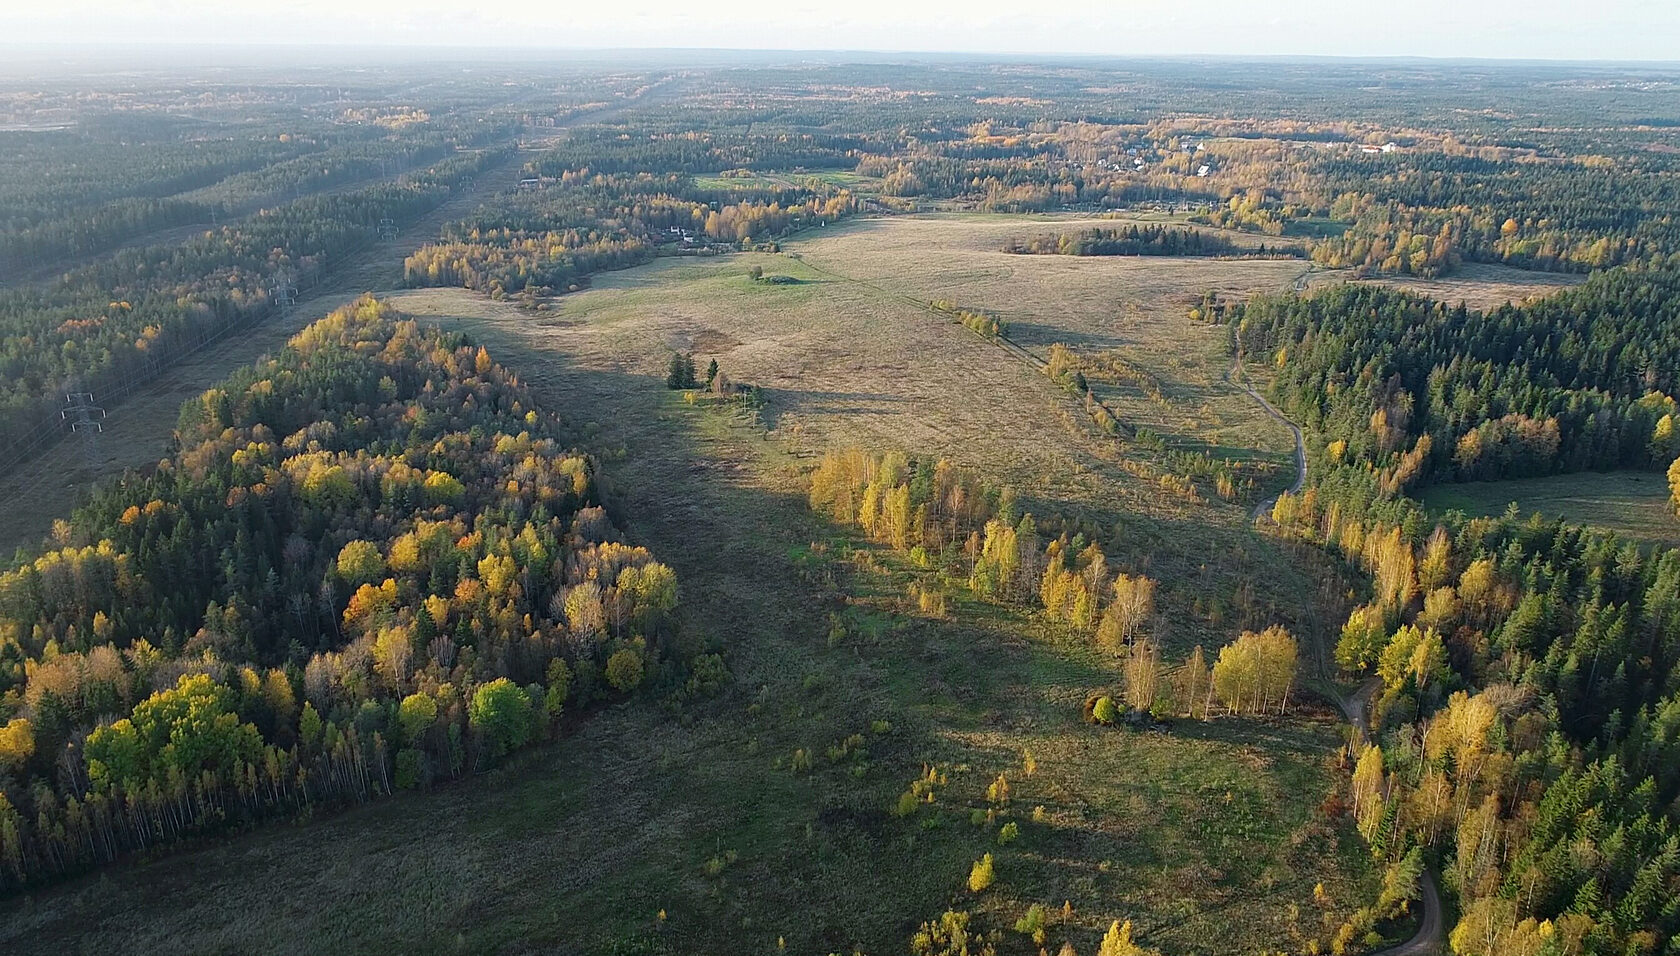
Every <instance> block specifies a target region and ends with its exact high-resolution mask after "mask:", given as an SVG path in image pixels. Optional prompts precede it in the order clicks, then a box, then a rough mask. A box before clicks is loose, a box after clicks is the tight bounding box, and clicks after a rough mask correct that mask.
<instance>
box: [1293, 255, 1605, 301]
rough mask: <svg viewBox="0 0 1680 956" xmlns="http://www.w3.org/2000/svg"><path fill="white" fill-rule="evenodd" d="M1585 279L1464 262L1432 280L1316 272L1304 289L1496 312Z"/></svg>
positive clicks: (1341, 270) (1349, 272) (1334, 271)
mask: <svg viewBox="0 0 1680 956" xmlns="http://www.w3.org/2000/svg"><path fill="white" fill-rule="evenodd" d="M1585 279H1586V277H1585V276H1582V275H1571V274H1569V273H1564V272H1531V271H1529V270H1527V269H1518V268H1515V267H1513V266H1505V265H1494V264H1489V263H1477V262H1467V263H1465V264H1463V265H1461V266H1459V267H1458V268H1457V269H1454V270H1453V271H1452V274H1450V275H1444V276H1440V277H1438V278H1434V279H1423V278H1418V277H1415V276H1395V275H1386V276H1375V277H1372V278H1368V279H1360V278H1356V277H1355V275H1354V273H1353V272H1352V271H1351V270H1345V269H1332V270H1328V271H1323V272H1319V271H1315V272H1314V273H1313V274H1312V276H1311V278H1310V279H1309V280H1308V282H1307V288H1308V289H1309V290H1315V291H1316V290H1318V289H1322V288H1325V287H1326V286H1332V285H1335V284H1337V283H1339V282H1368V283H1373V284H1376V285H1384V286H1388V287H1389V288H1393V289H1399V290H1400V291H1402V292H1411V293H1414V294H1416V295H1421V296H1426V297H1428V298H1431V299H1436V300H1438V301H1441V302H1445V303H1447V304H1449V305H1457V304H1458V303H1460V302H1463V303H1464V304H1465V305H1468V306H1469V307H1470V308H1472V309H1483V310H1486V309H1497V308H1498V307H1500V306H1502V305H1504V304H1506V303H1507V302H1509V303H1511V304H1513V305H1521V304H1522V303H1524V302H1528V301H1530V300H1533V299H1539V298H1543V297H1545V296H1548V295H1551V294H1552V293H1554V292H1558V291H1561V290H1563V289H1567V288H1570V287H1571V286H1577V285H1580V284H1581V283H1582V281H1584V280H1585Z"/></svg>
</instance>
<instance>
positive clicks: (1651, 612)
mask: <svg viewBox="0 0 1680 956" xmlns="http://www.w3.org/2000/svg"><path fill="white" fill-rule="evenodd" d="M1344 477H1345V474H1344V473H1342V472H1333V473H1331V474H1330V475H1329V476H1327V479H1326V480H1324V481H1321V482H1320V483H1319V484H1318V485H1317V486H1316V487H1314V488H1311V489H1309V490H1308V491H1307V492H1306V493H1305V494H1303V495H1301V496H1298V497H1297V496H1292V495H1285V496H1283V497H1282V498H1280V499H1279V501H1278V504H1277V506H1276V509H1275V510H1274V517H1275V518H1276V520H1277V521H1278V523H1279V524H1280V525H1281V527H1282V528H1283V529H1284V530H1285V531H1286V532H1288V533H1290V534H1293V535H1298V536H1300V537H1301V538H1304V539H1307V540H1310V541H1312V542H1316V543H1318V544H1321V545H1323V546H1325V547H1327V548H1330V549H1331V550H1333V551H1337V552H1339V553H1340V554H1342V555H1343V556H1345V557H1346V559H1347V560H1348V561H1349V562H1350V563H1353V564H1355V565H1357V566H1358V567H1360V568H1362V569H1364V570H1365V571H1367V572H1368V573H1369V574H1370V575H1371V577H1372V580H1373V582H1374V587H1373V594H1372V598H1371V601H1370V603H1368V604H1366V605H1363V606H1361V607H1359V608H1356V609H1355V610H1354V612H1353V613H1352V615H1351V616H1350V618H1349V619H1348V621H1347V624H1346V625H1345V626H1344V628H1343V631H1342V635H1341V638H1340V640H1339V642H1338V645H1337V649H1336V658H1337V660H1338V662H1339V663H1340V664H1341V666H1342V667H1343V668H1344V669H1345V670H1346V671H1348V672H1349V673H1350V674H1352V675H1360V674H1366V673H1373V672H1374V673H1375V674H1376V675H1377V676H1378V677H1379V678H1380V681H1381V690H1380V692H1379V695H1378V697H1377V699H1376V700H1375V701H1374V704H1373V708H1372V715H1373V718H1374V722H1375V726H1376V728H1377V731H1378V736H1377V738H1376V740H1374V741H1373V742H1372V743H1371V744H1369V745H1368V746H1366V747H1365V748H1364V749H1363V751H1362V752H1360V753H1359V754H1358V757H1357V761H1356V764H1355V766H1354V768H1353V775H1352V781H1351V786H1350V791H1349V794H1348V796H1347V798H1346V801H1345V803H1343V804H1340V806H1341V807H1343V808H1345V809H1346V810H1347V811H1348V812H1350V813H1351V814H1352V815H1353V817H1354V819H1355V821H1356V822H1357V824H1358V826H1359V828H1360V830H1361V832H1362V833H1363V834H1364V835H1365V837H1366V839H1367V840H1369V841H1370V843H1371V845H1372V847H1373V849H1374V850H1375V851H1376V852H1377V853H1378V854H1379V855H1380V856H1383V857H1387V858H1391V859H1397V858H1399V857H1401V856H1404V855H1405V854H1406V853H1407V852H1408V850H1409V849H1411V848H1422V849H1423V850H1425V851H1426V852H1428V853H1429V854H1430V855H1431V856H1432V857H1434V858H1435V859H1437V860H1438V861H1439V862H1440V866H1441V869H1442V872H1443V875H1444V877H1445V884H1446V887H1447V889H1448V890H1449V891H1450V892H1451V893H1453V894H1454V895H1456V897H1457V906H1456V907H1455V909H1456V911H1457V912H1458V914H1459V915H1458V923H1457V925H1456V927H1454V928H1453V930H1452V934H1451V937H1452V938H1451V941H1452V945H1453V949H1454V951H1455V952H1459V953H1464V954H1466V956H1495V954H1505V953H1512V952H1539V953H1544V952H1558V953H1577V954H1610V953H1615V954H1622V953H1627V952H1641V953H1660V952H1667V951H1669V949H1671V948H1672V946H1673V942H1672V941H1673V940H1674V939H1675V938H1676V933H1677V932H1680V909H1677V908H1676V907H1675V906H1674V900H1675V899H1677V898H1680V743H1677V741H1680V691H1677V688H1680V552H1676V551H1671V550H1659V551H1656V552H1654V553H1647V552H1645V551H1643V550H1642V549H1640V548H1639V547H1637V546H1636V545H1634V544H1632V543H1623V542H1619V541H1617V540H1615V539H1614V538H1611V537H1607V536H1601V535H1598V534H1596V533H1591V532H1587V531H1584V530H1582V529H1580V528H1576V527H1569V526H1565V525H1562V524H1558V523H1554V524H1543V523H1541V522H1539V521H1538V520H1537V519H1536V520H1532V521H1529V522H1527V523H1523V524H1518V523H1515V522H1514V521H1512V520H1510V519H1491V518H1483V519H1474V520H1468V521H1463V522H1461V523H1457V524H1449V525H1445V526H1436V525H1434V524H1433V523H1431V522H1428V521H1426V520H1425V518H1424V516H1423V514H1422V511H1421V509H1420V508H1419V507H1418V506H1417V505H1416V504H1415V503H1413V502H1411V501H1409V500H1406V499H1400V500H1388V501H1385V500H1382V499H1378V498H1374V497H1372V494H1371V491H1370V489H1369V488H1368V487H1367V486H1364V485H1362V484H1360V483H1358V482H1348V481H1344V480H1342V478H1344ZM1665 947H1666V948H1665Z"/></svg>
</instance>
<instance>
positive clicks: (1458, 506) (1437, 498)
mask: <svg viewBox="0 0 1680 956" xmlns="http://www.w3.org/2000/svg"><path fill="white" fill-rule="evenodd" d="M1422 501H1423V503H1424V505H1426V506H1427V507H1428V508H1429V509H1430V510H1432V511H1435V512H1437V513H1444V512H1447V511H1462V512H1464V513H1465V514H1467V515H1470V516H1472V517H1479V516H1490V515H1502V514H1504V513H1505V512H1506V511H1507V509H1509V508H1511V507H1512V506H1513V505H1514V506H1515V507H1516V509H1517V513H1518V514H1519V515H1520V516H1525V517H1526V516H1528V515H1533V514H1538V515H1540V516H1541V517H1543V518H1561V519H1563V520H1564V521H1568V522H1571V523H1574V524H1581V525H1586V526H1587V527H1591V528H1598V529H1600V530H1604V531H1613V532H1615V533H1616V534H1617V535H1620V536H1621V537H1624V538H1629V539H1632V540H1635V541H1641V542H1647V543H1651V544H1663V545H1680V517H1676V516H1675V514H1674V512H1673V510H1672V508H1671V506H1670V504H1669V490H1668V482H1667V481H1666V480H1665V479H1664V478H1663V476H1662V475H1661V474H1659V473H1657V472H1645V471H1614V472H1606V473H1598V472H1581V473H1578V474H1573V475H1549V476H1547V477H1544V478H1518V479H1513V480H1511V481H1477V482H1468V483H1465V484H1457V485H1436V486H1435V487H1433V488H1429V489H1427V490H1426V491H1424V493H1423V495H1422Z"/></svg>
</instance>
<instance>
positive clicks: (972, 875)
mask: <svg viewBox="0 0 1680 956" xmlns="http://www.w3.org/2000/svg"><path fill="white" fill-rule="evenodd" d="M996 878H997V874H996V873H995V872H993V869H992V855H991V854H990V853H988V854H986V855H985V856H983V857H981V858H980V859H978V860H976V861H974V867H973V868H972V869H970V870H969V871H968V889H969V892H971V893H983V892H985V891H986V888H987V887H989V886H991V885H992V881H993V880H995V879H996Z"/></svg>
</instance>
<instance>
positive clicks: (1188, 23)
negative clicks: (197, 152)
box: [0, 0, 1680, 60]
mask: <svg viewBox="0 0 1680 956" xmlns="http://www.w3.org/2000/svg"><path fill="white" fill-rule="evenodd" d="M0 43H7V44H18V43H22V44H26V45H28V44H53V45H56V44H78V45H79V44H88V43H95V44H99V43H123V44H148V43H170V44H179V43H187V44H203V43H211V44H235V43H237V44H297V43H328V44H347V45H366V44H381V45H422V46H476V47H496V46H517V47H554V48H652V47H681V48H717V49H774V50H879V51H907V52H908V51H915V52H964V53H968V52H973V53H1067V54H1102V55H1116V56H1162V55H1172V56H1177V55H1198V54H1203V55H1328V56H1426V57H1475V58H1502V59H1574V60H1680V0H1377V2H1373V0H1095V2H1092V0H1085V2H1082V3H1071V4H1070V3H1060V4H1041V3H1040V4H1035V3H1030V2H1023V0H821V2H809V0H709V2H704V0H685V2H678V0H50V2H34V0H0Z"/></svg>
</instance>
